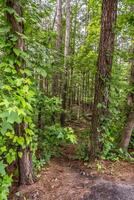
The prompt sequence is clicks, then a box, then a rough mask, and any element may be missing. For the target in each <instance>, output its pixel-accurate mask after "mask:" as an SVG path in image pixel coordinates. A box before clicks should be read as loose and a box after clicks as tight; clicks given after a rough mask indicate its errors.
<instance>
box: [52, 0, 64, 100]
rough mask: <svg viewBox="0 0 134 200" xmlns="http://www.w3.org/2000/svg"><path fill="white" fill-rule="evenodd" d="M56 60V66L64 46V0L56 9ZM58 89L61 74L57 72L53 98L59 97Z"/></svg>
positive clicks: (54, 80)
mask: <svg viewBox="0 0 134 200" xmlns="http://www.w3.org/2000/svg"><path fill="white" fill-rule="evenodd" d="M56 10H57V11H56V12H57V14H56V32H57V38H56V45H55V46H56V53H57V55H56V59H57V60H58V61H57V62H56V64H57V65H58V63H59V60H60V56H59V54H58V53H61V45H62V0H57V8H56ZM58 88H59V72H56V73H55V75H54V76H53V82H52V94H53V96H58Z"/></svg>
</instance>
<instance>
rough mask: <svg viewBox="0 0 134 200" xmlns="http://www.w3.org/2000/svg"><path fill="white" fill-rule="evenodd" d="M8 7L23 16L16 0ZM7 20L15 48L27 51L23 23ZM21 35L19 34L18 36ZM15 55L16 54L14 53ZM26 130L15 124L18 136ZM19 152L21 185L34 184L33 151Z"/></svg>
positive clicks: (11, 17) (17, 69) (10, 1)
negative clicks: (20, 153) (13, 36)
mask: <svg viewBox="0 0 134 200" xmlns="http://www.w3.org/2000/svg"><path fill="white" fill-rule="evenodd" d="M6 6H7V7H9V8H12V9H14V10H15V12H16V13H17V14H18V16H19V17H22V16H23V10H22V7H21V4H20V1H18V0H17V1H15V0H7V1H6ZM6 16H7V20H8V22H9V24H10V25H11V31H12V33H13V34H15V35H16V36H17V37H18V39H17V41H16V44H15V45H14V48H18V49H20V50H21V51H25V49H26V47H25V41H24V39H23V38H22V37H21V34H23V33H24V24H23V21H19V22H18V21H17V20H16V18H15V16H14V14H10V13H9V12H7V13H6ZM17 33H19V34H17ZM12 53H13V54H14V52H12ZM18 59H19V60H20V62H21V63H22V65H21V66H19V65H17V64H15V68H16V71H17V72H18V74H20V69H22V68H23V66H24V65H25V64H24V62H25V61H24V60H22V58H19V57H18ZM25 128H26V124H25V123H21V124H15V133H16V135H17V136H23V137H24V136H25ZM18 150H19V152H20V151H21V152H22V157H21V158H20V157H19V156H18V169H19V184H32V183H33V172H32V156H31V151H30V149H29V148H28V147H27V148H25V149H22V147H21V146H19V147H18Z"/></svg>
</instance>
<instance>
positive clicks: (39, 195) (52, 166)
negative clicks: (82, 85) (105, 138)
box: [10, 124, 134, 200]
mask: <svg viewBox="0 0 134 200" xmlns="http://www.w3.org/2000/svg"><path fill="white" fill-rule="evenodd" d="M74 127H75V129H76V131H78V129H79V130H80V131H83V130H84V129H85V128H86V125H84V124H83V125H82V126H81V127H80V128H78V127H79V124H75V125H74ZM74 127H73V128H74ZM83 127H84V128H83ZM73 153H74V146H72V145H68V146H67V148H64V152H63V155H62V156H61V157H59V158H54V159H52V160H51V161H50V163H49V164H48V166H46V167H45V168H44V169H43V170H42V172H41V174H40V177H39V180H38V181H37V182H36V183H35V184H33V185H30V186H23V187H21V188H19V189H18V191H19V193H17V194H19V196H18V197H16V198H15V195H13V196H14V198H11V199H10V200H134V164H132V163H127V162H114V163H113V162H109V161H100V162H97V163H94V164H93V165H91V164H88V163H83V162H82V161H78V160H75V159H73ZM98 164H99V166H101V169H100V170H97V165H98ZM24 197H25V198H24Z"/></svg>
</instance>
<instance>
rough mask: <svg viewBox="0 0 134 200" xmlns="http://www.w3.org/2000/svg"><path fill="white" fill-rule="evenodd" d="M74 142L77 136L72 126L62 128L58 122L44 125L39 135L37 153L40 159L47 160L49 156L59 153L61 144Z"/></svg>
mask: <svg viewBox="0 0 134 200" xmlns="http://www.w3.org/2000/svg"><path fill="white" fill-rule="evenodd" d="M42 141H43V142H42ZM76 142H77V138H76V136H75V134H74V132H73V130H72V128H70V127H67V128H62V127H61V126H60V125H59V124H55V125H53V126H49V127H46V128H45V129H44V131H42V132H41V134H40V137H39V155H40V156H41V158H42V159H44V160H45V161H48V160H49V159H50V158H51V156H54V155H59V154H60V153H61V152H60V150H61V146H62V145H65V144H67V143H72V144H76Z"/></svg>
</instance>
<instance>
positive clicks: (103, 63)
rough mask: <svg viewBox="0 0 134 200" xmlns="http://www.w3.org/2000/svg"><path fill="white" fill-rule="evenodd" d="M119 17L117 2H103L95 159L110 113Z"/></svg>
mask: <svg viewBox="0 0 134 200" xmlns="http://www.w3.org/2000/svg"><path fill="white" fill-rule="evenodd" d="M116 17H117V0H110V1H109V0H103V2H102V16H101V34H100V45H99V55H98V62H97V72H96V78H95V95H94V105H93V115H92V133H91V149H90V158H91V159H95V158H96V156H97V154H98V153H99V152H100V150H101V142H100V139H101V125H102V121H103V120H104V117H105V116H106V114H107V111H108V103H109V81H110V77H111V70H112V61H113V52H114V38H115V33H114V26H115V22H116Z"/></svg>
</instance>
